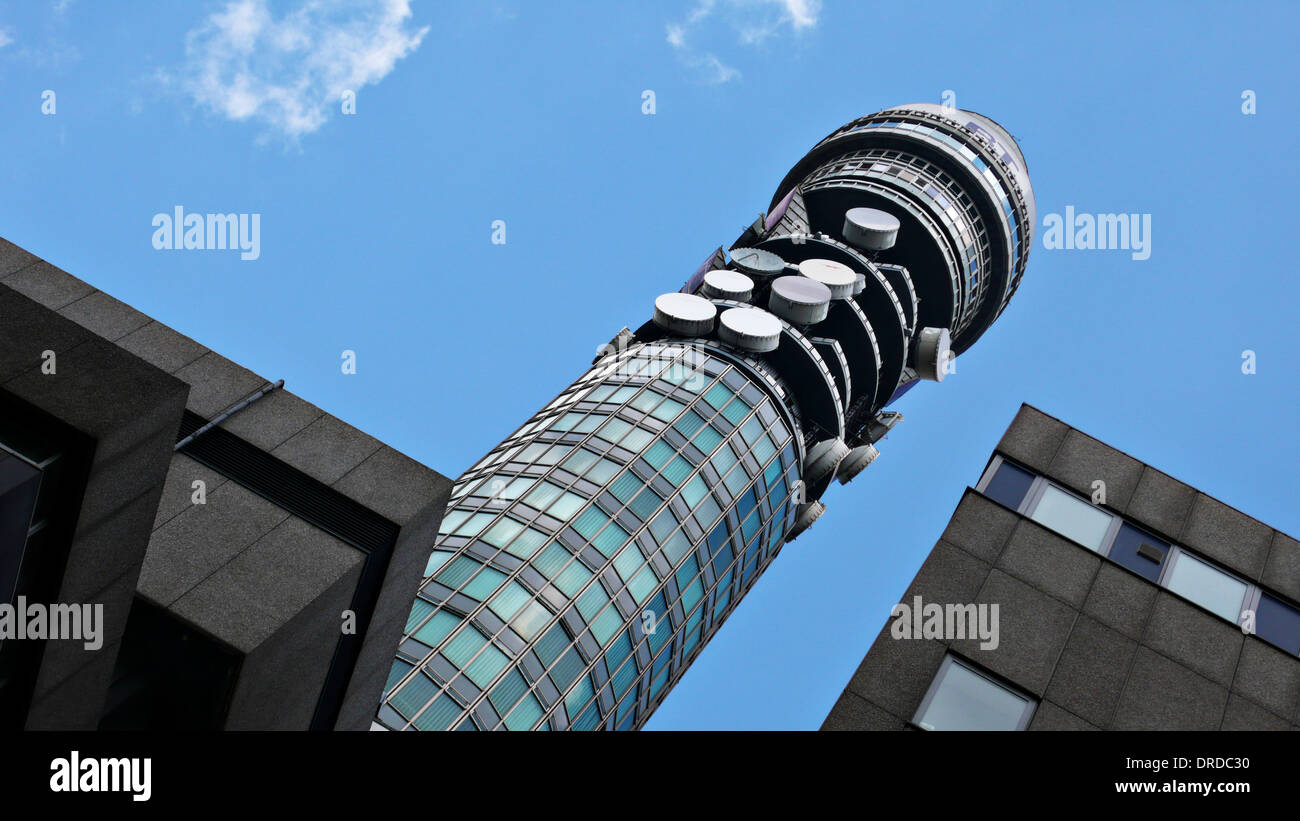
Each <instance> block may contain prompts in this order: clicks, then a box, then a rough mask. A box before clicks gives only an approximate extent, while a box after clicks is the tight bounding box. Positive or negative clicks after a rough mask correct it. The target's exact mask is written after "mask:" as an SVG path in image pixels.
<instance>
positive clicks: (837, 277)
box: [799, 259, 858, 299]
mask: <svg viewBox="0 0 1300 821" xmlns="http://www.w3.org/2000/svg"><path fill="white" fill-rule="evenodd" d="M799 273H800V274H802V275H803V276H806V277H808V278H809V279H813V280H816V281H818V282H820V283H821V284H822V285H825V286H826V287H827V288H828V289H830V292H831V299H848V298H849V297H851V296H853V293H854V292H853V288H854V286H855V285H857V282H858V275H857V274H855V273H853V269H852V268H850V267H849V266H847V265H845V264H844V263H842V262H835V261H834V260H829V259H805V260H804V261H803V262H801V263H799Z"/></svg>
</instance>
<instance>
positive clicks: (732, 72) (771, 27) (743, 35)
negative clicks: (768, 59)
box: [667, 0, 822, 83]
mask: <svg viewBox="0 0 1300 821" xmlns="http://www.w3.org/2000/svg"><path fill="white" fill-rule="evenodd" d="M821 7H822V4H821V0H696V4H695V6H693V7H692V8H691V10H690V11H689V12H688V13H687V15H686V17H685V19H683V20H682V21H681V22H680V23H669V24H668V26H667V40H668V44H669V45H670V46H672V47H673V49H675V50H676V51H677V52H678V53H679V54H680V55H681V58H682V60H683V62H685V63H686V65H688V66H691V67H692V68H694V69H697V70H699V71H701V72H702V74H703V75H704V78H705V79H706V80H707V81H709V82H712V83H725V82H728V81H730V80H734V79H737V78H739V77H740V72H739V71H738V70H737V69H735V68H732V67H731V66H729V65H727V64H726V63H724V62H722V60H721V59H719V58H718V56H717V55H716V54H715V53H714V52H712V51H698V50H696V49H695V48H693V47H692V45H691V43H692V42H693V41H694V40H696V39H700V37H701V36H707V33H706V32H704V28H705V26H706V25H707V24H708V23H709V22H711V21H717V22H720V23H721V24H722V25H723V27H724V28H726V29H727V30H729V32H730V36H732V37H734V38H735V39H736V41H737V42H738V43H739V44H741V45H746V46H757V45H761V44H762V43H764V42H766V41H767V40H769V39H770V38H772V37H773V36H775V35H778V34H780V33H781V32H783V31H785V30H787V29H788V30H789V31H791V32H793V33H794V34H799V33H801V32H803V31H805V30H806V29H810V28H812V27H813V26H815V25H817V18H818V15H819V14H820V13H821ZM714 28H716V27H714ZM714 33H715V34H716V32H714Z"/></svg>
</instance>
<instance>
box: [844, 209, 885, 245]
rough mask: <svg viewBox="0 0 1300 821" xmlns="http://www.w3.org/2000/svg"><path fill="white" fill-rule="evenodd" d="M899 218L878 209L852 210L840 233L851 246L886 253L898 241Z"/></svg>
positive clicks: (846, 217) (845, 217)
mask: <svg viewBox="0 0 1300 821" xmlns="http://www.w3.org/2000/svg"><path fill="white" fill-rule="evenodd" d="M899 225H900V223H899V221H898V217H896V216H894V215H893V214H889V213H886V212H884V211H881V210H880V209H878V208H850V209H849V210H848V212H847V213H846V214H845V215H844V227H843V228H842V229H841V231H840V233H842V234H843V235H844V239H845V241H847V242H848V243H849V245H853V246H856V247H858V248H865V249H867V250H868V251H885V250H888V249H890V248H893V247H894V243H895V242H897V241H898V228H899Z"/></svg>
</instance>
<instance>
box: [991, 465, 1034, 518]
mask: <svg viewBox="0 0 1300 821" xmlns="http://www.w3.org/2000/svg"><path fill="white" fill-rule="evenodd" d="M1033 482H1034V474H1032V473H1028V472H1027V471H1023V470H1021V469H1020V468H1018V467H1016V466H1015V465H1011V464H1008V463H1006V462H1003V463H1002V465H1001V466H1000V467H998V472H997V473H995V474H993V478H992V479H990V480H989V484H988V487H986V488H984V495H985V496H987V497H989V498H990V499H992V500H993V501H995V502H1001V503H1002V504H1004V505H1006V506H1007V507H1009V508H1011V509H1012V510H1015V509H1016V508H1018V507H1020V503H1021V502H1023V501H1024V500H1025V494H1026V493H1028V492H1029V486H1030V485H1031V484H1033Z"/></svg>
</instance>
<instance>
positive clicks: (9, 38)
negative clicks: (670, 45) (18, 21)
mask: <svg viewBox="0 0 1300 821" xmlns="http://www.w3.org/2000/svg"><path fill="white" fill-rule="evenodd" d="M13 41H14V36H13V35H12V34H10V33H9V29H7V28H0V48H4V47H5V46H7V45H9V44H10V43H12V42H13Z"/></svg>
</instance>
